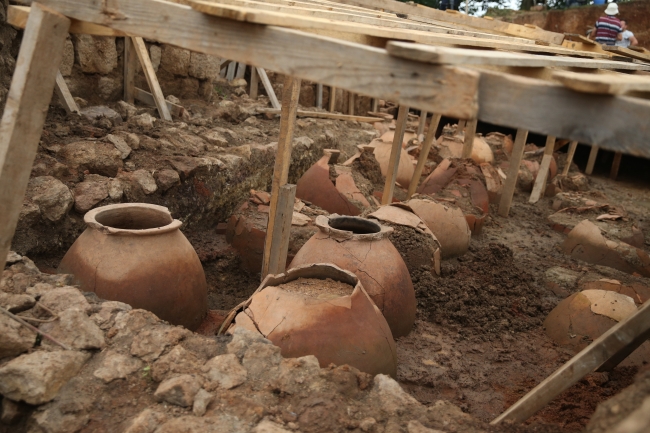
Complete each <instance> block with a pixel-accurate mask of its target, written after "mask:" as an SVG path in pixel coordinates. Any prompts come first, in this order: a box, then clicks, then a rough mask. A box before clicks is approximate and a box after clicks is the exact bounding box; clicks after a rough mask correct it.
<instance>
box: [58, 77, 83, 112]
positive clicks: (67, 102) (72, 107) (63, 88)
mask: <svg viewBox="0 0 650 433" xmlns="http://www.w3.org/2000/svg"><path fill="white" fill-rule="evenodd" d="M54 91H55V92H56V96H58V97H59V101H60V102H61V104H62V105H63V108H64V109H65V111H66V112H67V113H68V114H69V113H79V107H78V106H77V103H76V102H75V100H74V98H73V97H72V94H71V93H70V89H68V85H67V84H66V82H65V79H64V78H63V75H61V71H57V73H56V83H55V85H54Z"/></svg>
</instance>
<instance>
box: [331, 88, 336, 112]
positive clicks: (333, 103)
mask: <svg viewBox="0 0 650 433" xmlns="http://www.w3.org/2000/svg"><path fill="white" fill-rule="evenodd" d="M335 109H336V87H330V106H329V112H330V113H333V112H334V110H335Z"/></svg>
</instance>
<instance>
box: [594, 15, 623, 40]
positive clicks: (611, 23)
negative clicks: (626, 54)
mask: <svg viewBox="0 0 650 433" xmlns="http://www.w3.org/2000/svg"><path fill="white" fill-rule="evenodd" d="M622 31H623V27H621V20H619V19H618V18H616V17H615V16H613V15H606V16H604V17H600V18H598V21H596V30H595V32H596V42H598V43H600V44H603V45H614V44H615V43H616V37H617V36H618V34H619V33H620V32H622Z"/></svg>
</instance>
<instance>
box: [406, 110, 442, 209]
mask: <svg viewBox="0 0 650 433" xmlns="http://www.w3.org/2000/svg"><path fill="white" fill-rule="evenodd" d="M425 118H426V117H425ZM441 118H442V116H441V115H440V114H434V115H433V116H432V117H431V123H429V130H428V131H427V137H426V138H425V139H424V143H423V144H422V149H420V156H419V157H418V164H417V165H416V166H415V170H414V171H413V177H412V178H411V183H410V184H409V189H408V192H407V193H406V199H407V200H408V199H410V198H411V197H412V196H413V194H415V190H416V189H417V187H418V184H419V183H420V177H421V176H422V170H424V165H425V164H426V162H427V159H428V158H429V151H430V150H431V146H432V145H433V142H434V141H435V139H436V130H437V129H438V125H439V124H440V119H441Z"/></svg>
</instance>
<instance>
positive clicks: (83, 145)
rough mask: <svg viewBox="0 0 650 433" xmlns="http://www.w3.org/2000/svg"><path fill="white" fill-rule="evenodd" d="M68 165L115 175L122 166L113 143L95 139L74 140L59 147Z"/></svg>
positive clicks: (81, 169)
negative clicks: (61, 147)
mask: <svg viewBox="0 0 650 433" xmlns="http://www.w3.org/2000/svg"><path fill="white" fill-rule="evenodd" d="M60 154H61V156H62V157H63V158H64V159H65V161H66V163H67V165H68V167H70V168H72V169H75V170H78V171H84V170H88V171H89V172H90V173H93V174H101V175H102V176H109V177H115V176H116V175H117V172H118V170H119V169H121V168H122V166H123V164H122V157H121V154H120V152H119V151H118V150H117V149H116V148H115V146H114V145H113V144H110V143H101V142H95V141H76V142H74V143H70V144H67V145H66V146H64V147H63V149H61V152H60Z"/></svg>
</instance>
